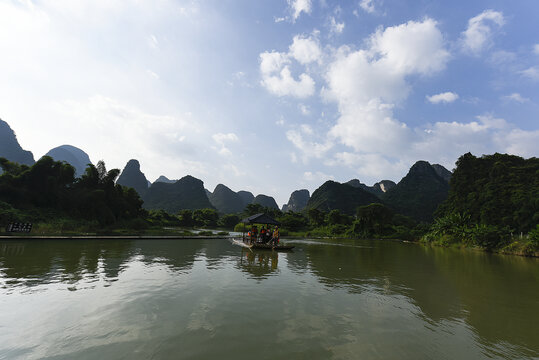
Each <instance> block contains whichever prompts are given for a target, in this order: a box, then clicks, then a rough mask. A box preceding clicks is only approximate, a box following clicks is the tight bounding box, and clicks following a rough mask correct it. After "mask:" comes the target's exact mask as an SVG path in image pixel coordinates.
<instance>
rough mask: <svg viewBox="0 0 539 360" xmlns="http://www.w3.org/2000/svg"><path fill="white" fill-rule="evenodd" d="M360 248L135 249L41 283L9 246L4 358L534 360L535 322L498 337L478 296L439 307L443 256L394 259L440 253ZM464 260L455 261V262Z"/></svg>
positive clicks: (1, 305) (0, 260) (197, 245)
mask: <svg viewBox="0 0 539 360" xmlns="http://www.w3.org/2000/svg"><path fill="white" fill-rule="evenodd" d="M356 245H358V244H356ZM363 245H365V246H364V247H352V246H342V247H335V246H329V245H324V244H308V245H307V244H301V242H299V243H297V244H296V249H295V251H294V252H291V253H278V254H272V253H271V252H263V253H260V254H259V253H257V252H255V253H254V254H253V255H254V258H255V263H254V264H253V265H252V266H251V265H249V264H247V265H245V261H246V260H245V257H246V251H248V250H245V249H241V248H239V247H236V246H233V245H232V244H230V243H228V242H227V241H224V240H223V241H216V240H206V241H200V240H197V241H193V242H173V241H162V242H159V241H153V242H134V243H132V244H131V247H130V248H128V249H125V250H124V252H125V254H126V257H122V256H121V254H119V253H115V256H116V257H115V258H114V259H113V260H114V261H112V262H109V259H107V258H106V257H105V256H102V257H100V258H99V260H98V262H97V267H96V268H95V269H94V271H89V270H88V268H84V266H83V267H81V268H78V269H79V272H78V273H77V274H76V276H69V274H66V273H65V272H64V270H65V269H61V268H60V267H58V266H57V264H59V263H62V262H69V261H72V262H74V261H73V260H75V259H71V260H69V261H68V260H67V259H60V258H58V257H57V258H56V260H55V261H54V262H52V264H53V268H51V270H49V272H47V273H44V278H43V279H42V280H43V281H42V282H41V283H35V282H34V283H32V284H31V285H29V284H28V283H27V282H25V281H22V280H23V279H17V280H18V281H19V282H14V283H12V284H10V283H9V282H8V281H10V279H8V278H6V275H5V274H6V273H9V271H6V270H7V269H6V268H5V264H6V258H5V256H6V255H7V254H6V253H5V252H4V253H1V252H0V269H1V270H0V271H1V278H0V279H1V280H0V281H1V284H2V287H1V289H0V309H2V310H0V324H2V328H1V329H2V331H0V344H2V345H0V358H3V357H5V358H16V357H17V356H19V357H23V358H41V357H47V356H60V358H62V356H63V358H66V359H67V358H74V357H82V358H88V357H90V358H91V357H92V355H89V354H94V355H93V356H94V357H95V356H96V354H98V355H97V357H103V358H117V357H118V355H119V354H122V355H121V356H124V355H125V354H132V358H149V357H152V356H154V357H157V358H163V357H168V355H170V354H185V357H188V355H187V354H190V356H192V357H197V356H198V357H200V356H206V357H217V356H220V357H221V358H225V359H226V358H234V359H237V358H239V359H243V358H245V359H247V358H252V357H253V356H258V357H261V358H269V357H273V358H275V357H277V358H283V357H293V356H294V354H296V355H297V354H300V353H301V354H302V355H304V356H307V355H308V356H309V357H312V358H313V359H317V358H320V359H322V358H335V359H346V358H357V357H358V356H364V357H367V358H392V357H395V354H398V357H399V358H403V359H406V358H409V359H417V358H444V357H447V358H484V357H485V356H486V355H487V354H488V355H489V356H500V357H519V356H524V355H527V356H531V355H533V354H535V355H537V353H538V352H537V346H538V344H537V343H536V342H535V343H534V342H533V340H532V342H530V340H529V338H526V337H525V336H524V335H523V333H524V332H525V331H528V332H529V331H533V326H536V325H533V324H530V322H529V321H530V320H529V319H528V320H525V319H524V320H523V319H520V320H519V321H521V322H520V323H519V324H520V326H521V328H522V333H517V334H512V335H509V334H505V335H504V336H502V337H501V338H500V337H490V338H489V333H488V332H485V331H483V330H482V328H481V324H480V323H478V322H477V320H474V318H475V319H477V317H479V319H481V315H480V313H481V308H477V307H471V308H470V307H469V305H468V306H467V307H466V305H465V304H463V303H462V298H466V297H470V296H471V294H469V293H465V294H464V296H460V297H457V296H453V297H448V298H447V299H446V300H445V301H444V300H443V299H441V298H440V296H445V295H444V294H445V293H444V292H443V291H442V290H441V289H439V288H437V287H432V286H431V284H432V281H437V282H439V283H441V284H443V285H444V286H447V283H448V281H449V283H450V282H451V281H452V280H451V279H450V278H448V276H451V274H446V273H444V270H443V266H444V265H443V264H444V262H440V261H438V262H436V263H434V264H437V266H438V267H440V264H442V271H441V272H440V271H437V270H435V268H431V267H430V265H428V264H422V265H421V266H413V264H410V263H404V264H402V265H399V266H397V265H395V264H393V265H391V264H392V263H394V262H395V261H396V260H398V261H399V262H400V261H403V259H402V258H400V257H399V256H397V255H398V254H399V253H400V251H404V253H403V254H404V255H405V256H406V257H407V258H411V259H413V260H414V261H416V262H417V260H418V259H423V260H424V262H425V263H428V261H429V260H433V259H434V256H433V255H432V254H431V255H429V254H428V252H427V253H425V252H424V251H423V250H422V248H420V247H418V246H406V245H403V244H392V245H390V246H391V247H389V248H386V247H385V246H384V250H385V252H384V253H383V255H380V253H377V250H378V249H379V247H377V246H376V245H374V246H373V244H370V243H365V244H363ZM104 246H106V245H104ZM82 247H83V246H82V244H81V249H82ZM330 248H332V249H338V250H337V252H336V253H335V252H332V251H331V250H330ZM390 249H393V250H394V253H390V252H389V251H390ZM360 252H362V253H360ZM365 252H366V253H365ZM74 253H76V252H75V251H73V252H71V253H70V254H72V255H73V254H74ZM82 253H83V252H82V251H81V252H80V254H82ZM102 253H103V254H105V253H106V252H102ZM345 253H347V254H349V256H345V255H344V254H345ZM166 254H168V255H166ZM414 254H415V255H414ZM444 254H446V253H444ZM416 255H417V256H418V257H414V256H416ZM457 255H459V254H458V253H457ZM460 255H462V254H460ZM9 256H15V255H9ZM17 256H24V253H22V254H19V255H17ZM436 256H437V257H439V256H446V255H440V254H436ZM242 258H243V260H242ZM369 258H372V262H368V259H369ZM84 259H85V258H84V257H83V256H81V257H80V258H79V259H78V260H80V261H79V263H81V264H83V263H84V261H83V260H84ZM122 259H123V260H122ZM259 259H261V260H262V261H263V262H264V261H266V260H267V261H268V264H271V262H272V261H274V262H275V264H276V268H275V269H272V267H271V266H268V267H263V268H262V272H259V270H260V267H259V265H257V264H258V261H259ZM456 259H458V258H455V257H451V256H449V257H448V261H449V262H454V261H456ZM275 260H277V261H275ZM242 261H243V264H242ZM467 261H470V262H471V261H473V258H467ZM111 264H115V266H117V268H118V270H114V269H112V268H111ZM525 264H526V263H524V265H523V268H526V269H531V267H530V268H528V267H527V266H526V265H525ZM530 264H531V265H533V264H532V263H530ZM520 265H521V266H522V264H520ZM253 266H254V268H253ZM90 268H91V267H90ZM406 269H407V272H404V273H399V271H405V270H406ZM422 270H429V274H425V273H424V272H423V271H422ZM107 271H108V273H109V274H115V276H114V277H109V276H108V275H107V274H108V273H107ZM33 276H35V275H33ZM11 280H14V279H11ZM521 285H523V286H524V285H526V282H524V283H522V284H521ZM429 289H430V291H431V292H432V293H436V294H430V293H429ZM454 291H458V289H454ZM440 292H441V294H438V293H440ZM429 296H432V297H433V298H432V299H429V298H428V297H429ZM432 301H434V303H436V304H437V307H436V308H434V307H433V306H434V305H433V303H431V302H432ZM468 304H469V303H468ZM497 304H498V305H499V306H502V305H503V303H502V302H500V301H498V302H497ZM452 307H455V308H458V309H459V310H458V311H456V312H455V311H453V310H451V308H452ZM465 308H466V309H465ZM8 309H9V310H8ZM487 311H488V310H487ZM497 311H498V314H496V313H492V314H491V315H490V316H491V317H500V318H502V317H503V316H504V309H503V307H502V308H500V309H497ZM524 311H529V309H528V310H524ZM478 314H479V315H478ZM506 320H507V321H512V319H506ZM470 321H475V322H472V323H471V322H470ZM513 321H514V320H513ZM472 324H473V325H472ZM485 334H486V335H487V336H486V337H485ZM523 336H524V337H523ZM518 339H521V340H519V341H520V342H519V341H517V342H516V343H515V342H513V341H516V340H518ZM511 340H513V341H511ZM525 344H526V345H527V346H524V345H525ZM526 347H527V348H528V350H526ZM533 349H535V353H534V352H533V351H534V350H533ZM167 354H168V355H167Z"/></svg>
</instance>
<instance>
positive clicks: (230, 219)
mask: <svg viewBox="0 0 539 360" xmlns="http://www.w3.org/2000/svg"><path fill="white" fill-rule="evenodd" d="M239 222H240V217H239V216H238V215H234V214H226V215H223V216H222V217H221V218H220V219H219V225H220V226H222V227H224V228H227V229H234V226H236V224H237V223H239Z"/></svg>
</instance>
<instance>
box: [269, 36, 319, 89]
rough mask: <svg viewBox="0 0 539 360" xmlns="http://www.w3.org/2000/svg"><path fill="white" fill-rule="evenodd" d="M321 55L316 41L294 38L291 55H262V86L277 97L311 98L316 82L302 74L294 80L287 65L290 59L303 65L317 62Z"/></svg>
mask: <svg viewBox="0 0 539 360" xmlns="http://www.w3.org/2000/svg"><path fill="white" fill-rule="evenodd" d="M320 54H321V51H320V48H319V46H318V43H317V42H316V41H315V40H313V39H312V38H303V37H300V36H296V37H294V41H293V43H292V45H291V46H290V52H289V53H282V52H276V51H272V52H264V53H262V54H260V72H261V73H262V81H261V84H262V86H264V87H265V88H266V89H267V90H268V91H269V92H271V93H273V94H275V95H277V96H286V95H290V96H294V97H297V98H306V97H309V96H311V95H312V94H314V90H315V82H314V80H313V79H312V78H311V77H310V76H309V75H307V74H306V73H302V74H300V75H299V79H298V80H296V79H294V78H293V77H292V73H291V71H290V68H289V66H288V65H287V64H289V63H290V58H293V59H296V60H297V61H298V62H300V63H302V64H306V63H309V62H312V61H316V60H317V59H318V58H319V57H320Z"/></svg>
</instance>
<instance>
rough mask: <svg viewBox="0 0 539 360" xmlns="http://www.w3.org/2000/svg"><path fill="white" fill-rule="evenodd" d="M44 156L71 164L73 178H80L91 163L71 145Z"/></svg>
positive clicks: (53, 150) (86, 156) (50, 151)
mask: <svg viewBox="0 0 539 360" xmlns="http://www.w3.org/2000/svg"><path fill="white" fill-rule="evenodd" d="M45 156H50V157H51V158H53V159H54V160H56V161H65V162H67V163H69V164H71V165H72V166H73V167H74V168H75V177H81V176H82V174H84V171H85V170H86V167H87V166H88V164H91V163H92V162H91V161H90V157H89V156H88V154H86V153H85V152H84V151H82V150H81V149H79V148H77V147H75V146H72V145H61V146H58V147H55V148H54V149H51V150H49V151H48V152H47V153H46V154H45ZM135 190H136V189H135Z"/></svg>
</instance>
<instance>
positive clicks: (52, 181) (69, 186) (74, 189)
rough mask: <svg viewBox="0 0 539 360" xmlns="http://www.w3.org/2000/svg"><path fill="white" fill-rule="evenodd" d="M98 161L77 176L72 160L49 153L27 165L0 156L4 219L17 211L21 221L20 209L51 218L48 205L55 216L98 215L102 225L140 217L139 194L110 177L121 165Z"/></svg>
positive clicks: (36, 216)
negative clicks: (108, 166)
mask: <svg viewBox="0 0 539 360" xmlns="http://www.w3.org/2000/svg"><path fill="white" fill-rule="evenodd" d="M98 165H99V168H96V167H95V166H93V165H89V166H88V168H87V169H86V172H85V174H84V175H83V176H82V177H81V178H80V179H75V177H74V174H75V169H74V168H73V167H72V166H71V165H69V164H67V163H65V162H61V161H54V160H53V159H52V158H51V157H48V156H44V157H42V158H41V159H40V160H39V161H37V162H36V163H35V164H34V165H33V166H31V167H28V166H25V165H18V164H13V163H10V162H9V161H7V160H5V159H0V166H2V169H3V170H4V173H3V174H2V175H1V176H0V201H2V202H4V203H7V204H9V207H7V206H5V205H4V206H3V210H2V214H3V215H2V221H11V220H9V219H8V218H10V219H13V218H14V217H15V216H16V217H17V218H18V219H19V221H20V219H21V218H24V216H21V213H24V214H25V216H26V217H28V216H29V215H31V214H34V215H32V217H33V218H34V219H35V220H46V219H50V218H51V217H50V216H49V214H50V212H51V211H52V213H53V217H58V216H59V217H71V218H74V219H85V220H96V221H97V222H98V223H99V224H100V225H101V226H107V225H110V224H113V223H115V222H117V221H121V220H129V219H135V218H138V217H144V216H145V214H146V213H145V211H144V210H143V209H142V201H141V200H140V198H139V197H138V194H137V193H136V192H135V191H134V190H133V189H127V188H124V187H122V186H120V185H116V184H115V183H114V181H115V180H116V178H117V176H118V174H119V170H118V169H113V170H110V171H106V168H105V164H104V162H100V163H99V164H98ZM15 209H16V211H15ZM17 211H18V212H19V213H17Z"/></svg>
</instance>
